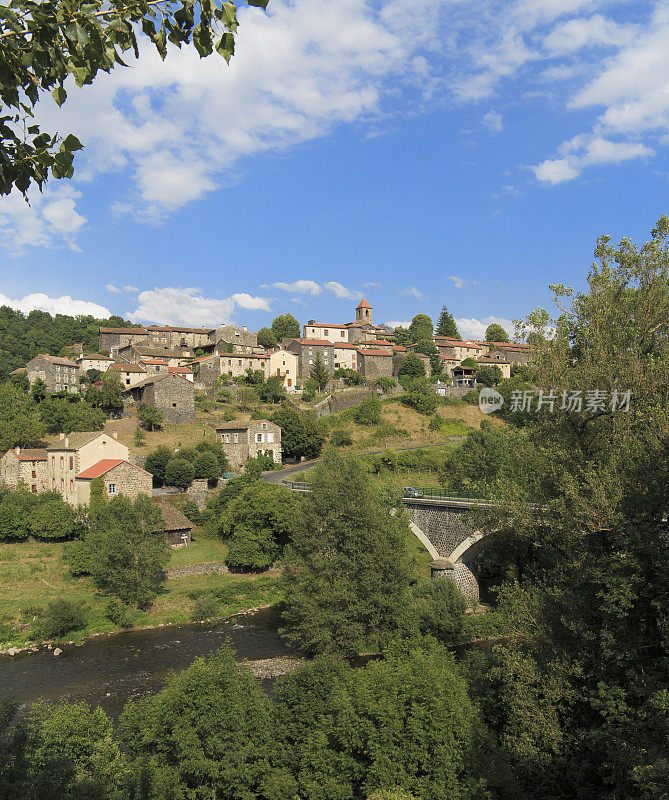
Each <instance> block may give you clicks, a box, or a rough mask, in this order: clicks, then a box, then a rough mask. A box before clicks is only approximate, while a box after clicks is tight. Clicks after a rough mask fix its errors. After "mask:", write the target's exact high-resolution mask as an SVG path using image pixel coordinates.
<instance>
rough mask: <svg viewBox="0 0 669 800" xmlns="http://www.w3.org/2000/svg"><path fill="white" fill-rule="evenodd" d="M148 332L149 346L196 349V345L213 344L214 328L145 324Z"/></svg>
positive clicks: (205, 345) (168, 348)
mask: <svg viewBox="0 0 669 800" xmlns="http://www.w3.org/2000/svg"><path fill="white" fill-rule="evenodd" d="M146 330H147V331H148V332H149V337H150V342H149V343H148V346H149V347H158V348H160V347H163V348H165V349H167V350H171V349H173V348H176V347H185V348H188V349H189V350H196V349H197V348H198V347H207V346H209V345H211V344H213V340H212V337H213V335H214V333H215V331H214V328H181V327H175V326H172V325H147V326H146Z"/></svg>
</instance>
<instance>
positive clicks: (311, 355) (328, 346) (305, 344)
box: [284, 339, 335, 380]
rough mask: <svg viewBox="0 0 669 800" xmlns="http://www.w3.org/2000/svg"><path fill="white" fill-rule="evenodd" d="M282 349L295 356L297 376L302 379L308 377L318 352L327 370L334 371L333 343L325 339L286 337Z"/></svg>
mask: <svg viewBox="0 0 669 800" xmlns="http://www.w3.org/2000/svg"><path fill="white" fill-rule="evenodd" d="M284 349H285V350H288V352H289V353H294V354H295V355H296V356H297V372H298V376H299V377H300V378H302V379H304V380H306V379H307V378H308V377H309V373H310V372H311V367H312V365H313V363H314V361H315V360H316V357H317V354H318V353H320V355H321V358H322V359H323V363H324V364H325V366H326V367H327V368H328V371H329V372H330V373H331V374H332V372H333V371H334V363H335V353H334V345H333V344H332V343H331V342H328V341H326V340H325V339H288V340H286V343H285V344H284Z"/></svg>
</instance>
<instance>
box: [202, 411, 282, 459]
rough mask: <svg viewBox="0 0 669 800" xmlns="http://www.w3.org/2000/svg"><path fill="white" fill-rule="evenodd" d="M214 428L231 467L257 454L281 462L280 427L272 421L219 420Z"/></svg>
mask: <svg viewBox="0 0 669 800" xmlns="http://www.w3.org/2000/svg"><path fill="white" fill-rule="evenodd" d="M215 430H216V438H217V439H218V441H219V442H221V444H222V445H223V450H224V451H225V454H226V456H227V457H228V460H229V461H230V464H231V466H232V467H235V468H237V469H239V467H241V466H243V465H244V464H245V463H246V461H247V460H248V459H249V458H255V457H256V456H257V455H258V454H264V455H271V456H272V459H273V460H274V462H275V463H276V464H280V463H281V428H280V427H279V426H278V425H275V424H274V423H273V422H269V420H266V419H252V420H249V421H248V422H221V423H220V424H219V425H217V426H216V429H215Z"/></svg>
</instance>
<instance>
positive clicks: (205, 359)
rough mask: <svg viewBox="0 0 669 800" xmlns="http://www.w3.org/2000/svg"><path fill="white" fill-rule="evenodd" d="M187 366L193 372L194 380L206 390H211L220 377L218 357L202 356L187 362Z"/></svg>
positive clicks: (219, 359) (219, 358)
mask: <svg viewBox="0 0 669 800" xmlns="http://www.w3.org/2000/svg"><path fill="white" fill-rule="evenodd" d="M188 366H189V368H190V369H191V370H192V371H193V378H194V380H195V381H196V382H197V383H199V384H202V385H203V386H206V387H207V388H211V387H212V386H213V385H214V383H215V381H216V379H217V378H219V377H220V375H221V357H220V356H202V357H201V358H196V359H194V360H193V361H191V362H189V364H188Z"/></svg>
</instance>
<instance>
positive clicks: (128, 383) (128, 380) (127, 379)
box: [125, 378, 130, 386]
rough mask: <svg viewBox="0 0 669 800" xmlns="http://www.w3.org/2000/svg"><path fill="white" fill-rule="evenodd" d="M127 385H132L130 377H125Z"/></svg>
mask: <svg viewBox="0 0 669 800" xmlns="http://www.w3.org/2000/svg"><path fill="white" fill-rule="evenodd" d="M125 385H126V386H130V378H126V379H125Z"/></svg>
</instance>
